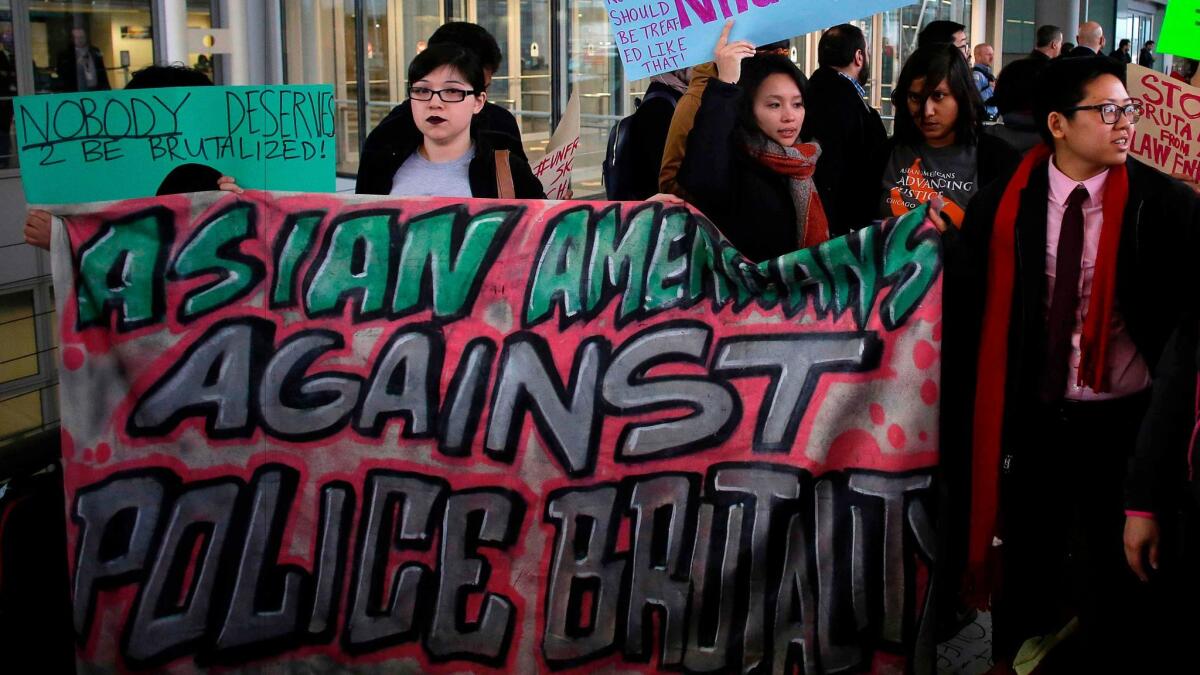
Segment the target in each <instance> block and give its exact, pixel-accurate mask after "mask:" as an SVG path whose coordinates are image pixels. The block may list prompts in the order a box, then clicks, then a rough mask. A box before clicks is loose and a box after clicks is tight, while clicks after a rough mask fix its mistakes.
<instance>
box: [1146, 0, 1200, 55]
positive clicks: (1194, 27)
mask: <svg viewBox="0 0 1200 675" xmlns="http://www.w3.org/2000/svg"><path fill="white" fill-rule="evenodd" d="M1156 51H1157V52H1158V53H1160V54H1174V55H1175V56H1186V57H1187V58H1189V59H1200V0H1171V2H1170V4H1168V5H1167V14H1166V16H1165V17H1164V18H1163V27H1162V33H1161V34H1160V35H1159V36H1158V48H1157V50H1156Z"/></svg>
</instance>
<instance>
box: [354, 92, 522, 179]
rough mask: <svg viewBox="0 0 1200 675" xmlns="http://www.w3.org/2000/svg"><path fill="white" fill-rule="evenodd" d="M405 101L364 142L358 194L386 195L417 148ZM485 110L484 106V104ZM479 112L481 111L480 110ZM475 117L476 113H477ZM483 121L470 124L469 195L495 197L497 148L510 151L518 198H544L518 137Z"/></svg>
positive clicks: (417, 139)
mask: <svg viewBox="0 0 1200 675" xmlns="http://www.w3.org/2000/svg"><path fill="white" fill-rule="evenodd" d="M407 103H408V102H407V101H406V102H405V103H403V104H401V105H399V106H396V108H394V109H393V110H392V112H391V113H390V114H389V115H388V116H387V117H385V118H384V119H383V121H382V122H380V123H379V126H377V127H375V128H374V129H373V130H372V131H371V133H370V135H368V136H367V140H366V142H365V143H363V149H362V153H361V154H360V155H359V159H358V181H357V183H356V184H355V186H354V191H355V192H356V193H357V194H360V195H386V194H388V193H389V192H391V190H392V179H393V178H394V177H395V175H396V171H397V169H399V168H400V165H401V164H403V163H404V160H406V159H408V157H409V155H411V154H412V153H414V152H416V151H417V147H418V146H420V145H421V141H422V136H421V132H420V130H419V129H417V125H416V123H414V122H413V119H412V109H411V108H410V107H409V106H408V105H407ZM484 107H485V109H486V107H487V106H486V105H485V106H484ZM481 114H482V113H481ZM476 117H478V116H476ZM482 126H483V125H482V124H475V123H473V124H472V130H471V133H472V136H473V137H474V139H475V158H474V159H472V160H471V164H470V166H469V167H468V169H467V170H468V172H469V177H470V182H471V195H472V196H473V197H495V196H496V192H497V190H496V155H495V151H496V150H509V151H510V152H511V154H510V155H509V162H508V163H509V167H510V168H511V170H512V177H513V187H514V188H515V189H516V197H517V199H545V198H546V193H545V191H544V189H543V188H542V183H541V181H539V180H538V179H537V176H535V175H533V170H531V169H530V168H529V163H528V162H526V161H525V156H524V154H523V153H521V152H519V150H518V149H519V148H520V145H521V143H520V140H519V139H516V138H513V137H512V136H510V135H508V134H506V133H501V132H494V131H487V130H484V129H482V128H481V127H482Z"/></svg>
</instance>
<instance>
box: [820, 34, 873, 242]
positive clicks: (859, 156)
mask: <svg viewBox="0 0 1200 675" xmlns="http://www.w3.org/2000/svg"><path fill="white" fill-rule="evenodd" d="M869 62H870V59H869V58H868V56H867V42H866V39H865V37H864V36H863V32H862V30H860V29H859V28H858V27H857V26H853V25H851V24H848V23H844V24H841V25H838V26H834V27H833V28H830V29H829V30H827V31H825V33H824V34H823V35H822V36H821V41H820V42H819V43H818V44H817V63H818V64H819V65H820V67H819V68H818V69H817V72H815V73H813V76H812V78H811V79H810V80H809V82H808V97H807V100H806V101H805V102H804V103H805V108H806V110H805V117H804V126H803V128H802V129H801V136H802V137H804V138H814V139H816V140H817V142H818V143H820V144H821V158H820V159H819V160H818V161H817V171H816V174H815V175H814V176H813V182H815V183H816V185H817V191H818V193H819V194H820V195H821V201H822V204H823V205H824V207H825V216H826V218H828V220H829V234H830V236H834V237H837V236H840V235H843V234H846V233H847V232H849V231H851V230H854V229H858V228H860V227H862V226H864V225H867V224H869V223H870V222H871V221H872V220H874V219H875V218H876V217H877V214H876V210H877V207H878V204H879V195H878V192H879V185H876V184H874V183H873V182H872V181H869V180H864V178H863V177H864V176H878V175H880V173H881V172H882V168H883V162H884V161H886V159H887V158H886V153H885V151H884V147H885V146H886V144H887V131H885V130H884V127H883V121H882V120H881V119H880V117H879V113H878V112H877V111H875V109H873V108H872V107H871V106H869V105H867V102H866V101H865V100H864V99H863V97H864V95H865V94H864V92H863V89H862V83H863V82H866V81H868V79H869V75H870V72H869V70H868V68H869V66H868V64H869Z"/></svg>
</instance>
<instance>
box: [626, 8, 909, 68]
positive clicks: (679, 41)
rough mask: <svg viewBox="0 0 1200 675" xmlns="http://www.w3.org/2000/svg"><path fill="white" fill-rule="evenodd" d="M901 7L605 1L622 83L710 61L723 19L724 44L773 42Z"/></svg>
mask: <svg viewBox="0 0 1200 675" xmlns="http://www.w3.org/2000/svg"><path fill="white" fill-rule="evenodd" d="M905 4H907V2H906V1H905V0H844V1H839V2H827V1H825V0H606V3H605V6H606V7H607V11H608V21H609V24H611V26H612V37H613V43H614V44H615V46H616V49H617V53H618V54H620V55H621V62H622V63H624V64H625V79H627V80H640V79H642V78H644V77H650V76H651V75H657V74H659V73H665V72H667V71H669V70H678V69H680V68H687V67H689V66H694V65H698V64H701V63H705V62H707V61H711V60H712V58H713V47H714V46H716V44H717V38H718V37H719V36H720V35H721V29H722V28H723V27H724V25H725V21H726V20H728V19H734V20H735V21H734V24H733V32H732V33H731V34H730V36H729V39H730V40H747V41H749V42H751V43H754V44H756V45H757V44H762V43H765V42H774V41H776V40H783V39H787V38H790V37H795V36H797V35H803V34H804V33H808V32H811V31H814V30H821V29H823V28H828V27H829V26H833V25H835V24H839V23H842V22H845V21H849V20H851V19H858V18H862V17H864V16H870V15H872V14H874V13H876V12H882V11H884V10H887V9H891V8H893V7H900V6H902V5H905Z"/></svg>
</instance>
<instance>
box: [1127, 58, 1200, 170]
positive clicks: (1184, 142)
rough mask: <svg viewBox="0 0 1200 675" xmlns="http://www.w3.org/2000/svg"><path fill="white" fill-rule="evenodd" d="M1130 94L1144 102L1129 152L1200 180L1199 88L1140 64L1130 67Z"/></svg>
mask: <svg viewBox="0 0 1200 675" xmlns="http://www.w3.org/2000/svg"><path fill="white" fill-rule="evenodd" d="M1126 81H1127V82H1128V84H1129V95H1130V96H1131V97H1133V98H1135V99H1138V100H1140V101H1141V102H1142V118H1141V119H1140V120H1139V121H1138V123H1137V125H1136V126H1135V127H1134V129H1133V135H1132V136H1131V138H1130V142H1129V152H1130V154H1132V155H1133V156H1134V157H1135V158H1137V159H1138V160H1139V161H1141V162H1142V163H1143V164H1148V165H1150V166H1153V167H1155V168H1157V169H1159V170H1161V171H1163V172H1164V173H1168V174H1173V175H1175V174H1177V175H1184V176H1187V177H1188V178H1190V179H1191V180H1193V181H1200V89H1197V88H1196V87H1193V86H1190V85H1188V84H1186V83H1184V82H1180V81H1179V80H1176V79H1173V78H1171V77H1168V76H1167V75H1163V74H1162V73H1160V72H1157V71H1154V70H1150V69H1149V68H1143V67H1141V66H1134V65H1130V66H1128V74H1127V76H1126Z"/></svg>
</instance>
